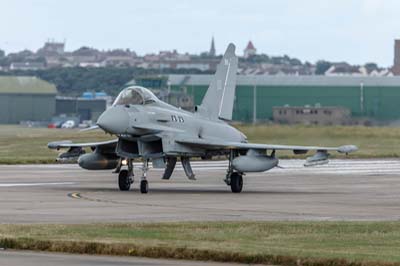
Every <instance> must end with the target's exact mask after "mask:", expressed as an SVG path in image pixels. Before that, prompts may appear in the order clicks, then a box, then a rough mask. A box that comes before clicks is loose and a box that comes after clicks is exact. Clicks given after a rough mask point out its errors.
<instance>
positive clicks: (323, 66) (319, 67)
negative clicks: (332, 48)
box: [315, 60, 332, 75]
mask: <svg viewBox="0 0 400 266" xmlns="http://www.w3.org/2000/svg"><path fill="white" fill-rule="evenodd" d="M331 66H332V63H330V62H328V61H324V60H320V61H318V62H317V64H316V69H315V74H316V75H324V74H325V72H326V71H327V70H328V69H329V68H330V67H331Z"/></svg>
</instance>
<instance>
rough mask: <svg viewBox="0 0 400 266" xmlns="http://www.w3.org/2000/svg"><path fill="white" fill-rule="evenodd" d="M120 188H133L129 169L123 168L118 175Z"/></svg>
mask: <svg viewBox="0 0 400 266" xmlns="http://www.w3.org/2000/svg"><path fill="white" fill-rule="evenodd" d="M118 185H119V190H121V191H127V190H129V189H130V188H131V179H130V178H129V172H128V170H121V171H120V172H119V175H118Z"/></svg>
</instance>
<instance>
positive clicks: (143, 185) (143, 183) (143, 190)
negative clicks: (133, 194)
mask: <svg viewBox="0 0 400 266" xmlns="http://www.w3.org/2000/svg"><path fill="white" fill-rule="evenodd" d="M148 170H149V159H145V160H144V161H143V167H142V171H143V173H142V178H141V181H140V192H141V193H143V194H146V193H147V192H149V183H148V182H147V179H146V175H147V171H148Z"/></svg>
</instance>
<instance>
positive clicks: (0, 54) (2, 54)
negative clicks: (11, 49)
mask: <svg viewBox="0 0 400 266" xmlns="http://www.w3.org/2000/svg"><path fill="white" fill-rule="evenodd" d="M5 56H6V53H5V52H4V51H3V50H1V49H0V58H3V57H5Z"/></svg>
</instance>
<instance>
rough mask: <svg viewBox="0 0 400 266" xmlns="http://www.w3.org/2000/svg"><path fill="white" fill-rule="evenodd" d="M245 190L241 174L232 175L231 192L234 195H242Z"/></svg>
mask: <svg viewBox="0 0 400 266" xmlns="http://www.w3.org/2000/svg"><path fill="white" fill-rule="evenodd" d="M242 188H243V177H242V175H241V174H239V173H236V172H235V173H232V175H231V190H232V192H233V193H240V192H241V191H242Z"/></svg>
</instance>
